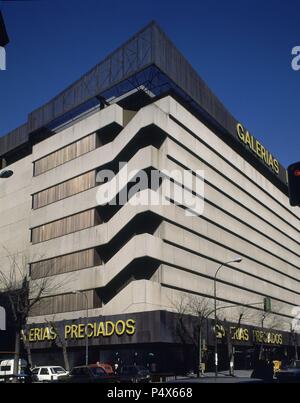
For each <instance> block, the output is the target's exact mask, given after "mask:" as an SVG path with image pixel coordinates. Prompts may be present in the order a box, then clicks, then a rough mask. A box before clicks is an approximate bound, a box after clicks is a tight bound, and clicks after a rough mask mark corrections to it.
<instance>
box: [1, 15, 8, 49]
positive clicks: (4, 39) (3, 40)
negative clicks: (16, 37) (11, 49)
mask: <svg viewBox="0 0 300 403" xmlns="http://www.w3.org/2000/svg"><path fill="white" fill-rule="evenodd" d="M8 42H9V38H8V35H7V32H6V28H5V24H4V20H3V17H2V13H1V10H0V46H2V47H4V46H6V45H7V44H8Z"/></svg>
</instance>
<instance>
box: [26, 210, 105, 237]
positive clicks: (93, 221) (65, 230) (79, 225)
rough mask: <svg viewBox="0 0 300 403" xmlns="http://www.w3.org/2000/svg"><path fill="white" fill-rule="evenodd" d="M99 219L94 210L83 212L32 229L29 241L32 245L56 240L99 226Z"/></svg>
mask: <svg viewBox="0 0 300 403" xmlns="http://www.w3.org/2000/svg"><path fill="white" fill-rule="evenodd" d="M101 222H102V221H101V219H100V217H99V215H98V213H97V210H96V209H91V210H87V211H84V212H82V213H78V214H74V215H72V216H69V217H65V218H62V219H60V220H57V221H53V222H51V223H48V224H44V225H41V226H39V227H36V228H33V229H32V233H31V235H32V238H31V241H32V243H33V244H35V243H39V242H44V241H47V240H49V239H53V238H58V237H60V236H63V235H67V234H71V233H72V232H76V231H81V230H83V229H86V228H90V227H93V226H94V225H99V224H101Z"/></svg>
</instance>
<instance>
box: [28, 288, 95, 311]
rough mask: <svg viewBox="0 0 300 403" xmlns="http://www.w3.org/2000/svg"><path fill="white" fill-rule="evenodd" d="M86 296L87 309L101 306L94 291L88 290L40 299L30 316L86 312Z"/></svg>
mask: <svg viewBox="0 0 300 403" xmlns="http://www.w3.org/2000/svg"><path fill="white" fill-rule="evenodd" d="M83 294H85V295H86V296H87V300H88V308H89V309H95V308H100V307H101V306H102V302H101V299H100V297H99V295H98V293H97V291H96V290H88V291H84V292H83V293H79V294H73V293H68V294H61V295H55V296H51V297H45V298H42V299H41V300H40V301H39V302H37V303H36V304H35V305H34V306H33V307H32V309H31V311H30V316H31V317H32V316H41V315H51V314H55V313H60V312H73V311H85V310H86V307H87V306H86V298H85V296H84V295H83Z"/></svg>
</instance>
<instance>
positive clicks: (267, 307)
mask: <svg viewBox="0 0 300 403" xmlns="http://www.w3.org/2000/svg"><path fill="white" fill-rule="evenodd" d="M264 311H265V312H271V298H270V297H265V298H264Z"/></svg>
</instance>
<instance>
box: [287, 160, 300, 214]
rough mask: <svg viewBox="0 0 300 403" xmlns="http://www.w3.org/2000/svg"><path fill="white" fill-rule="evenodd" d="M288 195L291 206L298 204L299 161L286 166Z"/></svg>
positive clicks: (299, 204) (299, 200) (299, 203)
mask: <svg viewBox="0 0 300 403" xmlns="http://www.w3.org/2000/svg"><path fill="white" fill-rule="evenodd" d="M288 181H289V197H290V204H291V206H300V162H296V163H295V164H292V165H290V166H289V167H288Z"/></svg>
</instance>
